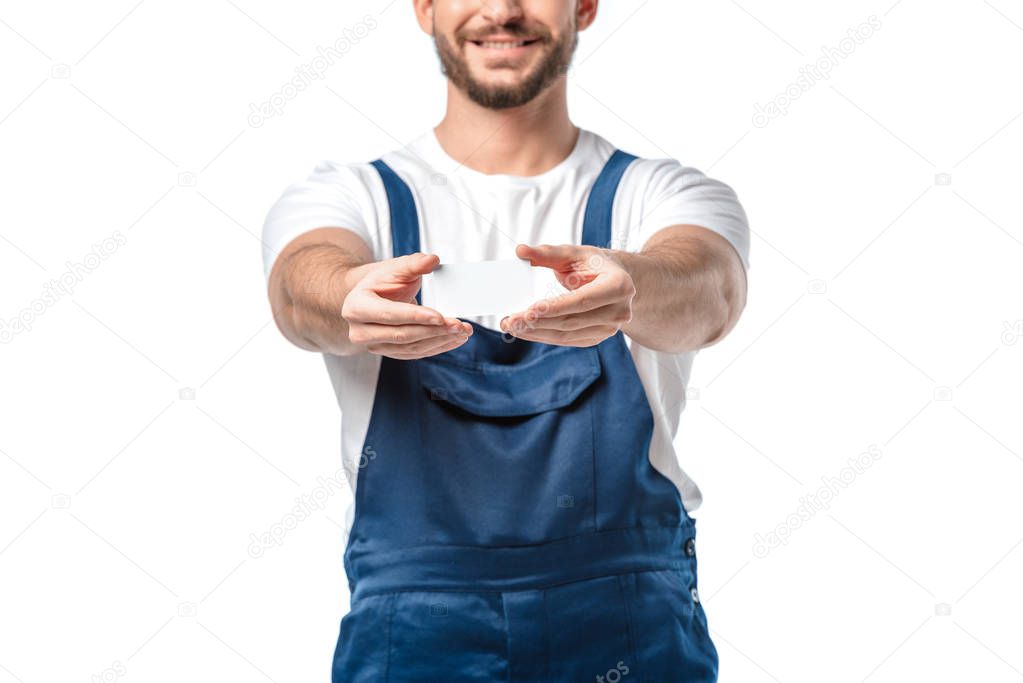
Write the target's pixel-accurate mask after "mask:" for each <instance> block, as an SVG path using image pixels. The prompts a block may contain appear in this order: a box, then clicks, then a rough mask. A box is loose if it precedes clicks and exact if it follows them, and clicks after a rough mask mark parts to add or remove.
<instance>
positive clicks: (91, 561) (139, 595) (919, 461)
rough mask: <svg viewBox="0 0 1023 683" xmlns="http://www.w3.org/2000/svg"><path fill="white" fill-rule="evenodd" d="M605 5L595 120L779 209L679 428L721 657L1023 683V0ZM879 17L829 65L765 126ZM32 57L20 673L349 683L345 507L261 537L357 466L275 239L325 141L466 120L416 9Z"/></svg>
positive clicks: (1, 262)
mask: <svg viewBox="0 0 1023 683" xmlns="http://www.w3.org/2000/svg"><path fill="white" fill-rule="evenodd" d="M603 4H604V6H603V7H602V9H601V14H600V17H599V18H598V21H597V23H596V25H595V26H594V27H593V28H592V29H591V30H589V31H587V32H585V33H584V34H583V35H582V38H581V43H580V46H579V51H578V53H577V58H576V66H575V67H574V69H573V71H572V75H571V79H570V85H569V95H570V106H571V111H572V115H573V118H574V120H575V121H576V123H578V124H579V125H582V126H585V127H588V128H591V129H593V130H596V131H597V132H599V133H601V134H602V135H604V136H605V137H607V138H608V139H610V140H611V141H612V142H614V143H616V144H617V145H618V146H620V147H622V148H624V149H626V150H628V151H631V152H633V153H636V154H641V155H644V156H670V157H673V158H676V159H679V160H680V161H682V162H683V163H685V164H688V165H692V166H695V167H697V168H700V169H701V170H703V171H705V172H707V173H708V174H710V175H713V176H715V177H718V178H720V179H722V180H724V181H725V182H727V183H729V184H730V185H732V186H733V187H734V188H735V189H736V191H737V192H738V194H739V197H740V200H741V201H742V202H743V204H744V206H745V208H746V210H747V212H748V214H749V217H750V221H751V225H752V228H753V232H754V236H753V244H752V263H753V267H752V270H751V271H750V299H749V306H748V308H747V310H746V313H745V315H744V317H743V319H742V321H741V323H740V325H739V327H738V328H737V329H736V331H735V332H734V333H733V334H732V335H731V336H730V337H729V338H728V339H727V340H725V341H724V342H723V343H721V344H719V345H717V346H715V347H712V348H711V349H708V350H706V351H704V352H702V353H701V354H700V355H699V357H698V358H697V360H696V365H695V370H694V376H693V380H692V387H691V398H692V400H691V403H690V405H689V408H688V410H687V411H686V413H685V414H684V416H683V421H682V427H681V430H680V436H679V439H678V447H679V450H680V454H681V458H682V461H683V465H684V467H685V468H687V470H688V471H689V472H690V474H691V475H692V476H693V477H694V478H695V479H696V481H697V482H698V483H699V485H700V486H701V488H702V490H703V493H704V496H705V504H704V505H703V507H702V508H701V509H700V510H699V511H698V512H697V513H696V516H697V517H698V519H699V526H700V528H699V542H698V552H699V561H700V586H701V593H702V596H703V600H704V604H705V607H706V610H707V614H708V618H709V622H710V626H711V629H712V633H713V636H714V638H715V642H716V643H717V647H718V649H719V652H720V656H721V680H722V681H726V682H727V681H740V682H750V683H758V682H761V681H780V682H784V683H790V682H793V683H794V682H796V681H808V682H814V683H816V682H819V681H829V682H830V681H863V680H869V681H876V682H878V683H880V682H881V681H907V680H932V681H939V680H940V681H965V680H969V681H990V682H994V681H1015V680H1019V679H1021V678H1023V649H1021V648H1020V647H1019V645H1020V643H1021V642H1023V626H1021V624H1020V606H1021V599H1023V588H1021V584H1020V582H1019V580H1018V577H1019V576H1020V575H1021V573H1023V548H1021V547H1020V544H1021V540H1023V515H1021V512H1023V497H1021V496H1020V495H1019V490H1020V485H1021V484H1023V462H1021V460H1023V457H1021V452H1023V434H1021V430H1020V427H1019V421H1018V420H1019V415H1020V395H1019V392H1020V390H1019V377H1020V370H1021V365H1023V363H1021V354H1023V343H1020V341H1019V340H1020V337H1021V336H1023V304H1021V302H1020V297H1019V292H1020V291H1021V284H1023V282H1021V280H1023V276H1021V270H1020V264H1021V258H1023V243H1021V240H1023V225H1021V223H1023V209H1021V208H1020V201H1019V198H1020V194H1021V191H1020V188H1021V187H1023V170H1021V168H1023V166H1021V164H1020V152H1021V151H1023V120H1021V118H1020V117H1021V114H1023V90H1021V89H1020V88H1019V65H1020V64H1023V8H1021V7H1020V5H1019V3H1014V2H1011V1H1010V0H991V1H990V2H988V1H984V0H976V1H974V0H969V1H967V0H962V1H959V2H954V1H950V2H924V0H901V1H900V2H895V3H894V4H892V2H891V0H884V1H879V2H846V3H841V4H839V3H820V2H810V1H808V0H801V1H798V2H789V3H773V2H768V1H767V0H743V1H742V2H738V3H737V2H678V1H677V0H649V1H647V2H638V1H637V2H631V1H630V2H625V0H608V1H607V2H605V3H603ZM367 15H371V17H372V19H373V21H374V22H375V23H376V28H375V29H373V30H372V31H371V32H369V33H368V34H366V35H365V36H364V37H363V38H362V39H360V40H358V41H357V44H355V45H353V46H352V48H351V49H350V50H349V51H348V52H347V53H345V54H344V55H343V58H342V59H340V60H339V61H338V62H337V63H336V64H334V65H333V66H331V67H330V69H329V70H328V71H327V72H326V74H325V78H324V79H323V80H322V81H318V82H316V83H315V84H314V85H313V86H312V87H310V88H309V89H307V90H304V91H302V92H299V93H297V96H295V97H293V98H291V99H289V100H287V102H286V104H285V106H284V107H283V109H282V111H281V112H280V114H279V115H276V116H273V117H270V118H268V119H267V120H265V121H264V122H262V125H261V126H259V127H253V126H251V125H250V121H249V114H250V105H253V104H256V105H258V104H259V103H262V102H264V101H267V100H268V99H269V98H270V97H271V96H272V95H274V94H275V93H279V92H281V89H282V87H283V86H284V85H285V84H286V83H287V82H288V81H289V79H290V78H292V77H293V76H294V74H295V71H294V70H295V69H296V68H298V67H301V66H302V65H306V64H309V63H310V62H311V61H312V60H313V58H314V57H315V56H316V49H317V47H318V46H327V45H331V44H333V43H334V42H335V41H336V40H337V39H338V38H339V37H340V36H342V35H344V33H343V32H344V30H345V29H346V28H348V29H351V28H352V27H355V26H356V25H358V24H359V23H360V22H364V21H365V17H366V16H367ZM871 15H875V16H876V17H877V20H878V21H879V22H880V28H879V29H878V30H876V31H874V32H873V35H872V36H871V37H870V38H869V39H867V40H864V41H863V42H862V43H861V44H857V45H855V49H854V50H853V51H851V52H848V53H847V54H846V55H845V56H844V57H840V58H837V59H836V60H835V61H834V63H833V71H832V74H831V77H830V79H828V80H824V81H817V82H814V83H813V84H812V87H810V88H809V89H807V90H806V91H805V92H801V93H800V94H799V96H798V97H796V98H795V99H794V100H793V101H792V102H791V103H790V106H789V107H788V109H787V113H786V114H785V115H783V116H778V117H775V118H772V119H770V120H769V121H768V122H767V125H766V126H756V125H754V122H753V113H754V111H755V106H756V105H757V104H762V105H766V104H767V103H768V102H770V101H772V100H774V98H775V97H776V96H777V95H778V94H779V93H783V92H785V90H786V89H787V88H788V87H789V85H790V84H792V83H794V82H795V81H796V79H797V78H798V77H799V75H800V69H801V68H802V67H804V66H805V65H808V64H812V63H813V62H816V61H817V60H818V58H819V57H821V55H822V54H823V53H822V48H828V47H835V48H839V46H840V45H841V41H842V39H843V38H846V36H847V32H848V31H849V30H850V29H856V27H859V26H860V25H861V24H864V23H865V22H867V21H868V19H869V17H870V16H871ZM0 63H2V64H3V65H4V67H3V72H2V85H3V87H2V88H0V159H2V162H0V174H2V176H0V183H2V189H0V273H2V286H0V320H3V321H5V322H6V323H8V324H10V321H11V320H12V319H16V318H18V317H19V316H24V317H25V318H26V319H28V320H30V323H31V330H30V331H21V332H17V333H12V332H10V331H9V330H8V333H7V334H6V337H5V339H4V341H5V343H3V344H2V345H0V387H2V391H0V683H8V682H9V681H21V682H23V683H49V682H53V681H89V680H107V681H112V680H124V681H128V682H130V681H147V682H149V681H152V682H161V681H261V680H271V681H277V682H279V683H285V682H296V683H297V682H300V681H301V682H304V681H326V680H328V676H329V667H330V659H331V655H332V653H333V648H334V644H335V640H336V637H337V625H338V621H339V619H340V617H341V615H342V614H343V612H344V611H345V609H346V606H347V597H346V592H345V591H346V585H345V580H344V577H343V569H342V565H341V552H342V543H343V538H342V532H341V523H342V522H343V510H344V507H345V503H346V502H347V501H346V500H345V497H344V494H343V493H339V492H337V489H336V487H335V488H331V489H329V493H328V494H327V497H326V509H324V510H322V511H317V512H316V513H315V514H312V515H310V516H309V517H308V518H307V519H304V520H302V521H301V522H300V523H298V524H297V525H296V526H294V528H291V529H289V530H287V533H286V535H284V536H283V538H282V543H281V545H279V546H275V547H273V548H271V549H269V550H267V551H266V552H265V553H264V554H263V555H262V556H261V557H258V558H256V557H253V556H252V555H250V553H249V545H250V542H251V541H250V535H251V534H257V535H258V534H262V533H265V532H267V531H269V530H271V529H274V528H275V526H277V525H281V524H283V523H285V522H286V521H289V518H288V515H289V512H290V510H291V508H292V507H293V506H294V505H295V504H296V503H295V499H296V498H299V497H301V496H310V495H315V494H316V493H317V488H318V487H320V486H322V482H327V483H328V484H329V483H330V482H329V480H330V479H335V478H336V473H337V470H338V467H339V465H340V462H339V439H338V436H339V435H338V429H339V415H338V411H337V407H336V404H335V400H334V396H333V393H332V390H331V387H330V385H329V382H328V380H327V376H326V372H325V370H324V368H323V364H322V360H321V358H320V357H319V356H317V355H315V354H310V353H306V352H303V351H299V350H297V349H295V348H293V347H290V346H289V345H288V344H287V343H286V342H285V341H284V340H283V339H282V338H281V337H280V335H279V334H278V333H277V331H276V329H275V328H274V326H273V324H272V323H271V321H270V313H269V307H268V305H267V302H266V299H265V293H264V284H263V276H262V272H261V262H260V242H259V238H258V234H259V230H260V227H261V224H262V220H263V217H264V215H265V213H266V210H267V209H268V208H269V206H270V204H271V203H272V202H273V201H274V200H275V199H276V197H277V196H278V194H279V193H280V191H281V190H282V189H283V188H284V186H285V185H286V184H288V183H290V182H293V181H296V180H298V179H301V178H304V177H305V176H306V174H308V173H309V171H311V169H312V167H313V165H315V163H316V162H317V161H319V160H320V159H321V158H327V157H333V158H336V159H341V160H369V159H372V158H375V157H376V156H377V155H379V154H381V153H383V152H385V151H387V150H389V149H393V148H395V147H398V146H401V145H403V144H405V143H406V142H408V141H410V140H411V139H413V138H414V137H415V136H416V135H418V134H419V133H421V132H423V131H424V130H426V129H427V128H428V127H429V126H432V125H434V124H435V123H436V122H437V121H438V120H439V118H440V117H441V115H442V113H443V105H444V99H443V97H444V89H443V79H442V77H441V76H440V73H439V69H438V66H437V63H436V58H435V57H434V55H433V48H432V43H431V42H430V40H429V39H428V38H427V37H426V36H424V35H423V34H421V33H420V32H419V29H418V27H417V26H416V25H415V23H414V19H413V16H412V11H411V3H410V2H408V1H407V0H404V1H402V0H396V1H394V2H392V1H391V0H367V1H364V2H363V1H359V2H356V1H352V0H345V2H337V1H333V2H326V1H314V0H305V1H304V2H290V3H280V2H270V1H269V0H202V1H199V0H178V1H177V2H168V1H167V0H143V1H142V2H137V0H126V1H125V2H110V1H108V2H103V3H74V2H32V3H28V2H24V3H4V4H3V5H2V6H0ZM761 123H762V122H761ZM942 174H947V175H942ZM118 235H120V236H121V238H120V240H121V241H123V244H116V242H115V241H111V242H108V245H115V248H114V249H113V251H112V253H108V254H107V255H106V257H105V258H103V259H101V260H100V262H99V263H96V262H95V258H94V257H89V258H90V259H91V260H92V262H93V265H95V266H96V267H94V268H92V269H88V270H82V269H81V268H79V269H78V270H77V271H74V270H72V271H69V272H71V273H72V274H71V275H66V269H67V268H68V263H69V262H70V263H71V264H76V263H83V262H84V260H85V259H86V258H87V256H88V255H89V254H90V253H92V252H93V251H94V248H95V247H94V246H93V245H97V244H100V243H102V241H103V240H104V239H107V238H111V239H112V240H117V239H118ZM100 248H101V249H102V247H100ZM72 267H73V265H72ZM75 272H77V273H79V275H80V277H78V276H75V275H74V273H75ZM62 276H66V277H67V278H70V281H71V282H72V283H73V288H69V291H68V292H67V293H65V294H62V295H61V296H59V297H57V298H56V299H55V300H53V301H51V302H49V303H46V302H44V301H43V300H42V299H41V297H42V295H43V293H44V288H45V287H46V283H47V282H49V281H51V280H59V279H60V278H61V277H62ZM72 289H73V291H70V290H72ZM33 306H35V310H34V311H33ZM26 311H27V312H26ZM0 329H4V328H2V327H0ZM189 388H191V389H192V390H194V399H193V398H190V396H191V395H192V394H190V393H189ZM183 390H184V391H183ZM182 397H183V398H182ZM1013 415H1015V416H1016V418H1013ZM875 446H876V448H877V449H879V450H878V451H877V452H879V453H880V456H879V457H878V458H877V460H876V462H873V463H872V465H871V466H870V467H869V469H867V470H865V471H863V472H861V473H858V474H857V475H856V476H855V478H854V479H853V480H852V481H851V482H848V483H847V484H844V485H842V486H840V487H838V488H837V489H836V490H837V491H838V493H837V495H834V496H833V500H832V501H831V503H830V507H829V508H828V509H826V510H823V509H822V510H819V511H816V512H815V513H814V514H811V515H808V517H809V518H808V519H800V518H798V517H794V518H792V517H790V515H792V514H793V513H796V512H797V511H798V509H799V506H800V498H801V497H802V496H806V495H810V494H813V493H814V492H815V491H817V490H818V489H820V488H821V487H822V486H824V483H823V481H822V478H829V477H839V476H840V475H841V473H842V469H843V467H845V466H846V465H847V460H848V459H849V458H854V457H855V456H857V455H858V454H860V453H863V452H865V451H867V449H869V448H871V447H875ZM321 478H322V479H321ZM324 491H328V489H322V490H321V491H320V492H324ZM779 526H781V527H786V528H787V529H788V531H789V534H788V537H787V542H786V543H785V544H784V545H780V546H778V547H775V548H770V549H768V551H767V552H766V553H764V552H759V553H758V552H755V546H756V539H757V534H761V535H762V537H764V538H766V537H767V536H768V534H770V533H771V532H773V531H775V530H776V529H777V528H778V527H779ZM761 555H763V556H761Z"/></svg>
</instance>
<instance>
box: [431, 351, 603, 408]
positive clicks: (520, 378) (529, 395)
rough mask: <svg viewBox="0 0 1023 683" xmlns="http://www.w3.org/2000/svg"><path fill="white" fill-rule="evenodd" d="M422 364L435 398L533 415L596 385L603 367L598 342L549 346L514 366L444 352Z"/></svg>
mask: <svg viewBox="0 0 1023 683" xmlns="http://www.w3.org/2000/svg"><path fill="white" fill-rule="evenodd" d="M543 346H546V345H543ZM417 363H418V365H419V381H420V384H421V385H422V386H423V388H424V389H426V391H427V392H429V396H430V398H432V399H435V400H441V401H446V402H447V403H451V404H453V405H455V406H458V407H459V408H461V409H462V410H465V411H467V412H470V413H472V414H474V415H481V416H484V417H502V416H503V417H513V416H523V415H533V414H536V413H541V412H544V411H546V410H553V409H555V408H562V407H564V406H567V405H569V404H570V403H572V402H573V401H575V399H576V398H578V397H579V395H580V394H581V393H582V392H583V391H584V390H585V389H586V388H587V387H588V386H590V385H591V384H593V382H594V381H595V380H596V379H597V378H598V377H599V376H600V371H601V368H600V356H599V354H598V353H597V348H596V347H594V346H590V347H576V346H549V347H548V348H546V349H544V351H543V352H542V353H539V354H537V355H535V356H534V357H532V358H529V359H528V360H524V361H523V362H518V363H511V364H504V363H491V362H485V361H472V360H469V359H461V358H457V357H454V356H452V355H450V354H443V353H442V354H438V355H436V356H429V357H427V358H421V359H419V361H417Z"/></svg>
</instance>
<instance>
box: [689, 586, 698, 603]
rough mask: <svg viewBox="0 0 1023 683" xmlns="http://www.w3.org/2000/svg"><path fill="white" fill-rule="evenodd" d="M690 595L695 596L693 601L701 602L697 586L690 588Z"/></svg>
mask: <svg viewBox="0 0 1023 683" xmlns="http://www.w3.org/2000/svg"><path fill="white" fill-rule="evenodd" d="M689 595H691V596H693V602H695V603H697V604H699V602H700V594H699V593H697V592H696V588H692V589H690V591H689Z"/></svg>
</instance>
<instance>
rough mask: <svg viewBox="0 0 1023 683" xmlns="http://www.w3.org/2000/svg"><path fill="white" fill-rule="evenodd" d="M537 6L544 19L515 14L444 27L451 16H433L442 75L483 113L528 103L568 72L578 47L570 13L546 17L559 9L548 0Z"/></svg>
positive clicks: (475, 18)
mask: <svg viewBox="0 0 1023 683" xmlns="http://www.w3.org/2000/svg"><path fill="white" fill-rule="evenodd" d="M453 4H456V5H457V4H459V3H453ZM524 4H531V3H524ZM532 4H537V3H532ZM571 4H573V5H574V3H571ZM539 5H540V6H541V9H539V10H538V12H543V13H544V16H535V15H532V14H526V13H524V12H520V13H515V14H510V15H508V16H501V17H496V16H495V17H491V18H488V17H487V16H486V13H485V12H481V13H480V14H478V15H475V16H467V17H465V21H463V22H461V23H458V22H456V21H452V22H451V23H452V24H453V25H452V26H450V27H446V26H445V25H444V24H445V23H446V21H445V20H448V19H451V18H455V19H457V18H458V17H457V16H456V17H450V16H448V15H445V14H443V13H440V12H438V13H437V14H435V15H434V23H433V35H434V42H435V44H436V47H437V54H438V56H439V57H440V62H441V69H442V71H443V73H444V75H445V76H447V77H448V79H450V81H451V83H452V84H453V85H454V86H455V87H456V88H458V89H459V90H461V91H462V92H464V93H465V94H466V96H467V97H469V99H471V100H472V101H473V102H475V103H476V104H479V105H480V106H482V107H487V108H488V109H507V108H510V107H518V106H521V105H523V104H526V103H527V102H530V101H531V100H533V99H534V98H535V97H536V96H537V95H539V94H540V93H541V92H543V91H544V90H545V89H546V88H547V87H548V86H549V85H551V83H553V82H554V81H555V80H557V79H558V78H559V77H560V76H561V75H562V74H564V73H565V72H566V71H567V70H568V67H569V65H570V64H571V62H572V55H573V54H574V52H575V48H576V45H577V44H578V31H577V25H576V16H575V13H574V12H569V11H565V9H564V7H561V8H559V9H558V11H552V9H551V8H552V6H555V7H556V6H558V5H560V3H553V2H550V1H549V0H545V2H543V3H539ZM544 5H546V7H543V6H544ZM438 16H439V17H440V21H438ZM494 19H500V21H494ZM548 21H555V22H559V23H560V24H561V25H558V24H554V25H553V26H552V24H550V23H547V22H548Z"/></svg>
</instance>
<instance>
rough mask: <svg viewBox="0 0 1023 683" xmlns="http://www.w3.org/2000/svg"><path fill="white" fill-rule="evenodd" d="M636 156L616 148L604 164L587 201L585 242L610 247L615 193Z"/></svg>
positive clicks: (584, 225)
mask: <svg viewBox="0 0 1023 683" xmlns="http://www.w3.org/2000/svg"><path fill="white" fill-rule="evenodd" d="M635 159H636V157H635V156H634V155H632V154H629V153H628V152H623V151H622V150H620V149H616V150H615V152H614V154H612V155H611V158H610V159H608V160H607V163H606V164H604V169H603V170H602V171H601V172H600V175H599V176H597V180H596V182H595V183H593V188H592V189H591V190H590V197H589V199H588V200H587V202H586V213H585V214H584V216H583V240H582V243H583V244H588V245H589V246H591V247H604V248H610V246H611V217H612V214H611V212H612V209H613V207H614V200H615V193H616V192H617V191H618V184H619V183H620V182H621V180H622V175H623V174H624V173H625V169H626V168H628V167H629V164H631V163H632V162H633V160H635Z"/></svg>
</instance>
